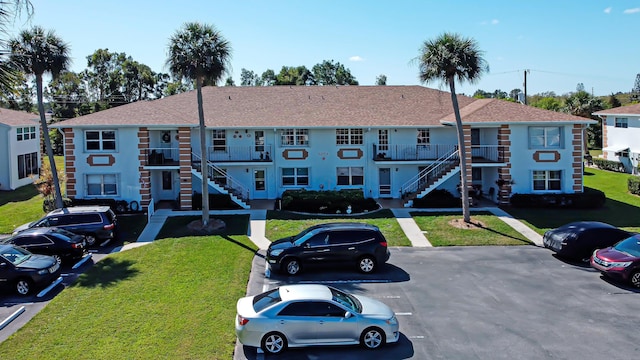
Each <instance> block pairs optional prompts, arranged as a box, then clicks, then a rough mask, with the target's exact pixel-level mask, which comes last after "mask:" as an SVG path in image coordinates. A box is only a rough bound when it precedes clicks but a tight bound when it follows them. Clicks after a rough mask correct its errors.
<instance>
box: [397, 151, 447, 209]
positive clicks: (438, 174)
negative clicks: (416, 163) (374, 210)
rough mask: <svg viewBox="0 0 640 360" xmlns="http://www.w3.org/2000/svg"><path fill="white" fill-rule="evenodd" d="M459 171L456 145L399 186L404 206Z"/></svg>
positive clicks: (410, 203) (409, 204)
mask: <svg viewBox="0 0 640 360" xmlns="http://www.w3.org/2000/svg"><path fill="white" fill-rule="evenodd" d="M459 171H460V158H459V156H458V149H457V147H456V148H455V149H453V150H452V151H450V152H449V153H447V154H445V155H443V156H441V157H440V158H439V159H438V160H436V161H435V162H433V163H432V164H430V165H429V166H427V167H426V168H424V169H423V170H422V171H420V173H418V175H416V176H414V177H413V178H411V179H409V181H407V182H406V183H404V185H402V188H401V194H402V199H403V201H404V206H405V207H410V206H411V205H412V204H413V200H414V199H415V198H422V197H423V196H425V195H427V194H428V193H430V192H431V191H433V190H434V189H437V188H438V186H440V185H441V184H442V183H444V182H445V181H447V180H448V179H450V178H451V177H452V176H454V175H455V174H457V173H458V172H459Z"/></svg>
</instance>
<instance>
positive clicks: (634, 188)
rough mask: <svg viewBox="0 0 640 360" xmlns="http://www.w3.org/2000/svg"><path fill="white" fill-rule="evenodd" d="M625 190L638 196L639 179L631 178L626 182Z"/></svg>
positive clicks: (639, 189)
mask: <svg viewBox="0 0 640 360" xmlns="http://www.w3.org/2000/svg"><path fill="white" fill-rule="evenodd" d="M627 188H628V189H629V192H630V193H632V194H636V195H640V177H638V176H631V177H630V178H629V180H628V181H627Z"/></svg>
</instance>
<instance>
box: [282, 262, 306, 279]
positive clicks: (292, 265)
mask: <svg viewBox="0 0 640 360" xmlns="http://www.w3.org/2000/svg"><path fill="white" fill-rule="evenodd" d="M300 270H302V266H301V265H300V260H298V259H296V258H292V259H287V260H286V261H285V262H284V271H285V272H286V273H287V274H289V275H291V276H293V275H298V274H299V273H300Z"/></svg>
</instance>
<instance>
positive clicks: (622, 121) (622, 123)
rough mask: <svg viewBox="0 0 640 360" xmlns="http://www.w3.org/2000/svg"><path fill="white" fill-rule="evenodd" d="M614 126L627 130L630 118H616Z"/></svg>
mask: <svg viewBox="0 0 640 360" xmlns="http://www.w3.org/2000/svg"><path fill="white" fill-rule="evenodd" d="M614 125H615V127H617V128H622V129H626V128H628V127H629V118H618V117H617V118H615V120H614Z"/></svg>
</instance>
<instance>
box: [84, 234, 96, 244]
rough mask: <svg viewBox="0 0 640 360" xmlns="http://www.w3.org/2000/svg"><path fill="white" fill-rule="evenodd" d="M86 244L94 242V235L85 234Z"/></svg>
mask: <svg viewBox="0 0 640 360" xmlns="http://www.w3.org/2000/svg"><path fill="white" fill-rule="evenodd" d="M86 238H87V246H93V245H95V244H96V237H95V236H93V235H87V236H86Z"/></svg>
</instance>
